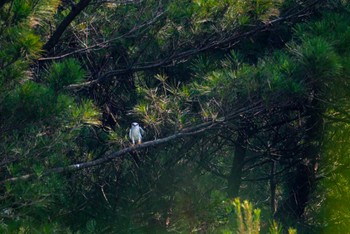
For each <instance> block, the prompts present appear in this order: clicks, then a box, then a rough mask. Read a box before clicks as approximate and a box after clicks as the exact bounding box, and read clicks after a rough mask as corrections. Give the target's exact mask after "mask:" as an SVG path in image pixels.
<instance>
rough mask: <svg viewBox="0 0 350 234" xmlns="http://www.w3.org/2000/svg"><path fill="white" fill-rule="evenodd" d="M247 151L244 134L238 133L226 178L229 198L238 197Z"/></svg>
mask: <svg viewBox="0 0 350 234" xmlns="http://www.w3.org/2000/svg"><path fill="white" fill-rule="evenodd" d="M246 151H247V136H246V134H245V132H240V133H239V134H238V137H237V140H236V143H235V152H234V158H233V162H232V167H231V172H230V175H229V177H228V191H227V192H228V196H229V197H230V198H235V197H237V196H238V193H239V188H240V186H241V182H242V170H243V164H244V159H245V156H246Z"/></svg>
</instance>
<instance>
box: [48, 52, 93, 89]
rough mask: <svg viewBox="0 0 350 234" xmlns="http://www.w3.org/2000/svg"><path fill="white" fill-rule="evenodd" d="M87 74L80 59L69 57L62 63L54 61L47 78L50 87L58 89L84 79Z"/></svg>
mask: <svg viewBox="0 0 350 234" xmlns="http://www.w3.org/2000/svg"><path fill="white" fill-rule="evenodd" d="M85 75H86V74H85V71H84V70H83V69H82V67H81V66H80V64H79V62H78V61H76V60H74V59H67V60H64V61H63V62H60V63H53V64H52V66H51V68H50V69H49V71H48V74H47V78H46V80H47V82H48V85H49V86H50V87H52V88H53V89H54V90H56V91H58V90H61V89H62V88H63V87H65V86H67V85H69V84H73V83H79V82H81V81H83V79H84V77H85Z"/></svg>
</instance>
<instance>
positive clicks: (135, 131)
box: [131, 126, 141, 140]
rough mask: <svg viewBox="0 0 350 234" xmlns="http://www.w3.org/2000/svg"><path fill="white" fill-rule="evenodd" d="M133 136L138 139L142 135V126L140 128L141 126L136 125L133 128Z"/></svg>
mask: <svg viewBox="0 0 350 234" xmlns="http://www.w3.org/2000/svg"><path fill="white" fill-rule="evenodd" d="M131 136H132V137H133V138H134V139H135V140H138V139H139V137H141V133H140V128H139V126H136V127H133V128H131Z"/></svg>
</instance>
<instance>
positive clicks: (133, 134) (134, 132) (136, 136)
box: [129, 122, 145, 145]
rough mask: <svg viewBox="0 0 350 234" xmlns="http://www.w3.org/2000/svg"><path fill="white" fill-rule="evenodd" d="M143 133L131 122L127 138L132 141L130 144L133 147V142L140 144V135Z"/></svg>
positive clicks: (137, 125) (136, 124)
mask: <svg viewBox="0 0 350 234" xmlns="http://www.w3.org/2000/svg"><path fill="white" fill-rule="evenodd" d="M144 133H145V131H144V130H143V129H142V128H141V127H140V126H139V124H138V123H136V122H133V123H132V124H131V129H130V131H129V137H130V140H131V141H132V144H133V145H135V141H137V143H138V144H141V142H142V135H143V134H144Z"/></svg>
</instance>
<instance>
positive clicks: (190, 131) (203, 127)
mask: <svg viewBox="0 0 350 234" xmlns="http://www.w3.org/2000/svg"><path fill="white" fill-rule="evenodd" d="M262 108H263V107H262V105H261V103H260V102H257V103H255V104H254V105H252V106H248V107H244V108H241V109H238V110H236V111H234V112H233V113H232V114H230V115H228V116H226V117H222V118H219V119H217V120H212V121H210V122H204V123H201V124H198V125H196V126H194V127H189V128H186V129H183V130H182V131H181V132H178V133H175V134H173V135H171V136H168V137H164V138H161V139H156V140H153V141H147V142H145V143H142V144H140V145H137V146H131V147H127V148H124V149H121V150H119V151H115V152H112V153H110V154H107V155H106V156H105V157H103V158H99V159H96V160H93V161H89V162H82V163H76V164H71V165H69V166H64V167H56V168H52V169H48V170H47V171H46V172H44V173H43V174H41V175H40V176H47V175H50V174H57V173H64V172H72V171H78V170H82V169H85V168H90V167H94V166H98V165H101V164H104V163H107V162H110V161H112V160H114V159H116V158H118V157H121V156H122V155H125V154H127V153H131V152H135V151H140V150H142V149H145V148H148V147H152V146H157V145H160V144H164V143H167V142H170V141H173V140H175V139H178V138H182V137H186V136H192V135H197V134H200V133H203V132H205V131H208V130H210V129H213V128H214V127H216V126H219V125H222V124H225V123H226V122H227V121H229V120H232V119H234V118H237V117H238V116H239V115H241V114H245V113H253V112H256V111H259V110H261V109H262ZM40 176H39V177H40ZM35 177H38V175H37V174H35V173H30V174H26V175H22V176H18V177H12V178H8V179H5V180H3V181H0V184H4V183H6V182H16V181H22V180H27V179H30V178H35Z"/></svg>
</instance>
